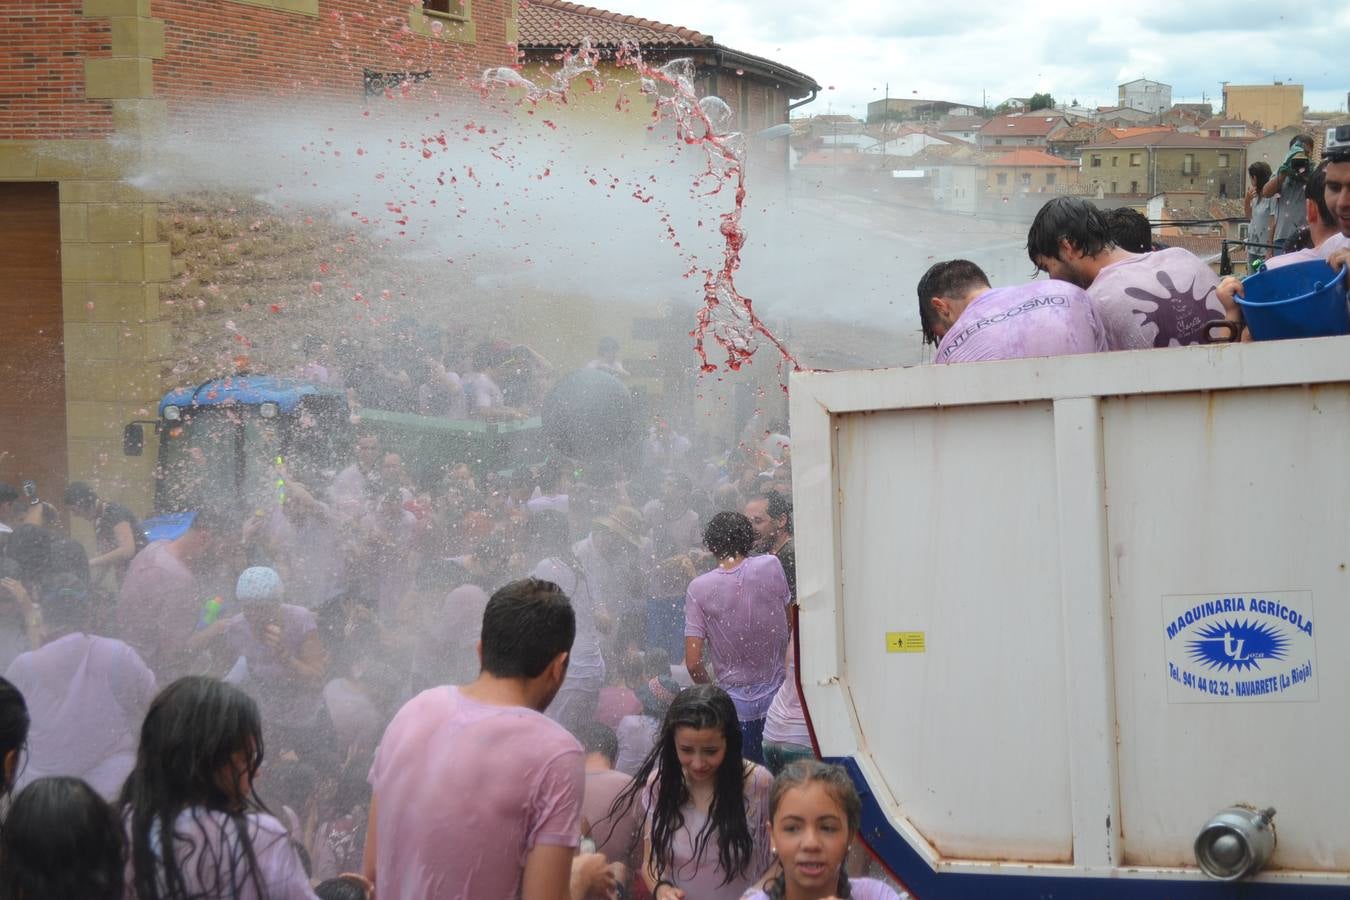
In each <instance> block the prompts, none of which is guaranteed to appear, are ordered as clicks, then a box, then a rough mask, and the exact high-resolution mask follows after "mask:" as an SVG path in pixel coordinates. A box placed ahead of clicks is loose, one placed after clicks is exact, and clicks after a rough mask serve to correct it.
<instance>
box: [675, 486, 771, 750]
mask: <svg viewBox="0 0 1350 900" xmlns="http://www.w3.org/2000/svg"><path fill="white" fill-rule="evenodd" d="M754 544H755V530H754V527H753V526H751V524H750V520H749V519H747V518H746V517H745V516H743V515H741V514H740V513H738V512H720V513H718V514H717V515H715V516H713V517H712V521H710V522H709V523H708V527H707V528H705V529H704V531H703V545H704V546H705V547H707V548H708V552H709V553H711V554H712V555H713V556H715V557H716V558H717V567H716V568H715V569H713V570H712V571H711V572H707V573H705V574H703V575H700V576H698V577H697V578H695V579H694V580H693V581H691V582H690V583H689V591H688V593H687V595H686V596H685V601H684V664H685V667H686V668H687V669H688V670H689V677H690V678H692V679H693V680H694V681H695V683H698V684H706V683H708V682H711V681H712V680H713V678H712V675H711V674H710V673H709V672H708V670H707V668H706V667H705V666H704V664H703V650H704V647H705V646H706V647H707V650H708V656H709V658H710V659H711V660H712V664H713V670H714V671H715V672H716V674H717V684H718V685H720V686H721V687H722V688H723V689H725V690H726V692H727V693H728V694H730V695H731V700H732V702H733V703H735V704H736V715H737V718H738V719H739V720H740V726H741V737H742V741H743V743H742V755H743V756H744V757H745V758H746V759H748V760H751V761H753V762H758V763H762V762H763V761H764V759H763V752H762V744H763V735H764V717H765V716H766V715H767V714H768V711H769V704H771V703H772V702H773V698H774V695H775V694H776V693H778V688H779V687H780V686H782V684H783V679H784V678H785V677H786V667H785V665H784V663H785V662H786V658H787V657H786V654H787V646H788V620H787V616H786V615H785V614H784V613H785V610H786V608H787V606H788V604H789V603H791V602H792V592H791V591H790V590H789V589H788V582H787V576H786V575H785V574H784V573H783V566H782V563H780V562H779V561H778V558H777V557H775V556H769V555H767V554H766V555H763V556H751V555H750V552H751V550H753V549H754Z"/></svg>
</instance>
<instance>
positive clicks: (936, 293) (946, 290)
mask: <svg viewBox="0 0 1350 900" xmlns="http://www.w3.org/2000/svg"><path fill="white" fill-rule="evenodd" d="M980 287H985V288H987V287H989V276H988V275H986V274H984V270H983V269H981V268H980V267H979V266H977V265H975V264H974V263H973V262H971V261H970V260H968V259H949V260H945V261H943V262H940V263H934V264H933V265H931V266H929V267H928V271H927V272H924V273H923V277H922V278H920V279H919V287H918V293H919V322H920V323H921V324H922V325H923V342H924V343H925V344H936V343H938V336H937V332H936V331H935V330H934V329H933V326H934V325H935V324H936V323H937V313H936V311H935V310H934V309H933V298H934V297H964V296H965V295H966V294H968V293H970V292H971V291H972V290H974V289H976V288H980Z"/></svg>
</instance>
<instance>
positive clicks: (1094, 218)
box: [1027, 197, 1115, 267]
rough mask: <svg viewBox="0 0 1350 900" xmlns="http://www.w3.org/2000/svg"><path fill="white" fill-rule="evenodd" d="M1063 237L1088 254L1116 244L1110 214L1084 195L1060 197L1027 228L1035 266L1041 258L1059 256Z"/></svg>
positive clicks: (1030, 252) (1043, 207)
mask: <svg viewBox="0 0 1350 900" xmlns="http://www.w3.org/2000/svg"><path fill="white" fill-rule="evenodd" d="M1061 239H1063V240H1067V241H1068V242H1069V246H1071V247H1073V248H1074V249H1075V250H1077V251H1078V252H1079V253H1081V254H1083V255H1084V256H1096V255H1097V254H1099V253H1104V252H1106V251H1107V250H1110V249H1112V248H1113V247H1115V241H1114V240H1113V239H1112V238H1111V226H1110V225H1108V224H1107V221H1106V216H1104V215H1102V211H1101V210H1099V209H1098V208H1097V207H1095V206H1093V205H1092V204H1091V203H1089V202H1087V201H1086V200H1084V199H1082V198H1081V197H1056V198H1055V199H1053V200H1051V201H1050V202H1048V203H1046V204H1045V205H1044V206H1042V207H1041V209H1040V212H1038V213H1036V218H1035V220H1034V221H1032V223H1031V228H1030V230H1028V231H1027V256H1028V257H1029V258H1030V259H1031V263H1032V265H1035V266H1038V267H1039V265H1040V263H1039V262H1037V260H1038V259H1039V258H1040V257H1047V258H1049V259H1059V252H1060V251H1059V242H1060V240H1061Z"/></svg>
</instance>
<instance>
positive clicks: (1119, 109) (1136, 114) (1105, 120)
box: [1097, 106, 1157, 126]
mask: <svg viewBox="0 0 1350 900" xmlns="http://www.w3.org/2000/svg"><path fill="white" fill-rule="evenodd" d="M1156 120H1157V114H1156V113H1147V112H1144V111H1143V110H1142V109H1134V108H1133V107H1130V106H1099V107H1097V124H1098V125H1107V126H1121V125H1144V124H1148V123H1152V122H1155V121H1156Z"/></svg>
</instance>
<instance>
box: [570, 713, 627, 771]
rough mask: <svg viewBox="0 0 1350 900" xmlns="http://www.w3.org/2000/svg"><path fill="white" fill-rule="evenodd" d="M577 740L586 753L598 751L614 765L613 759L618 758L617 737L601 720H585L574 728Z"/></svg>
mask: <svg viewBox="0 0 1350 900" xmlns="http://www.w3.org/2000/svg"><path fill="white" fill-rule="evenodd" d="M576 736H577V740H578V741H581V749H583V750H585V751H586V752H587V753H599V754H601V755H602V756H604V757H605V759H607V760H609V764H610V765H611V766H612V765H614V761H615V760H617V759H618V758H619V738H618V735H616V734H615V733H614V729H613V728H610V727H609V726H608V725H606V724H604V723H603V722H585V723H583V724H582V725H581V727H579V728H578V729H577V730H576Z"/></svg>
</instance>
